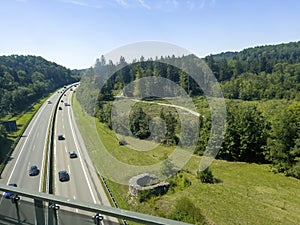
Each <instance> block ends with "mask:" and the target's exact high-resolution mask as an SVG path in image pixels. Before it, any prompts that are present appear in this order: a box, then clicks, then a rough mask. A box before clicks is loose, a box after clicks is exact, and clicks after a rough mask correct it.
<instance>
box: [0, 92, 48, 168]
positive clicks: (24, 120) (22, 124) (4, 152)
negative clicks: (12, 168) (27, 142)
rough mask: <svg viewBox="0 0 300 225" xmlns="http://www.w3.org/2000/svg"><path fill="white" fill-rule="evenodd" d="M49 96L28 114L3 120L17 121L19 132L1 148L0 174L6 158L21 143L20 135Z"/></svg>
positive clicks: (27, 112)
mask: <svg viewBox="0 0 300 225" xmlns="http://www.w3.org/2000/svg"><path fill="white" fill-rule="evenodd" d="M49 96H50V95H49ZM49 96H47V97H45V98H43V99H41V100H40V101H39V102H37V103H36V104H34V105H33V106H31V107H30V108H29V109H28V110H27V111H26V112H24V113H22V114H19V115H16V116H13V117H5V118H2V119H1V120H3V121H5V120H16V123H17V128H18V130H17V131H16V132H12V133H9V134H8V140H7V143H6V144H5V145H4V146H1V154H0V174H1V173H2V170H3V168H4V166H5V165H4V163H5V160H6V158H7V157H8V155H10V153H11V151H12V150H13V149H14V148H15V146H16V144H17V143H18V141H19V138H20V135H21V134H22V133H23V132H24V130H25V129H26V127H27V125H28V124H29V122H30V120H31V119H32V117H33V116H34V115H35V113H36V112H37V111H38V110H39V108H40V107H41V106H42V105H43V103H44V102H45V101H46V100H47V99H48V98H49Z"/></svg>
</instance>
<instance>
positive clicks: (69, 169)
mask: <svg viewBox="0 0 300 225" xmlns="http://www.w3.org/2000/svg"><path fill="white" fill-rule="evenodd" d="M68 171H69V174H71V168H70V165H68Z"/></svg>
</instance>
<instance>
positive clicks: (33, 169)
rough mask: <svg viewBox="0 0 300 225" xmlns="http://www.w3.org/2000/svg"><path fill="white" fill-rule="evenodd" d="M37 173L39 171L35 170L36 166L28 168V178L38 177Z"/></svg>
mask: <svg viewBox="0 0 300 225" xmlns="http://www.w3.org/2000/svg"><path fill="white" fill-rule="evenodd" d="M39 173H40V170H39V169H38V168H37V166H36V165H33V166H31V167H30V170H29V176H36V175H39Z"/></svg>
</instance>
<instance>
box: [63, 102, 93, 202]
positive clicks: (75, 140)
mask: <svg viewBox="0 0 300 225" xmlns="http://www.w3.org/2000/svg"><path fill="white" fill-rule="evenodd" d="M68 117H69V122H70V127H71V131H72V136H73V139H74V142H75V146H76V150H77V153H78V156H79V160H80V164H81V167H82V170H83V173H84V177H85V179H86V182H87V185H88V188H89V190H90V194H91V197H92V199H93V202H94V203H95V204H97V201H96V198H95V196H94V193H93V190H92V186H91V184H90V181H89V179H88V176H87V172H86V170H85V168H84V165H83V162H82V157H81V155H80V151H79V146H78V143H77V138H76V137H75V132H74V128H73V124H72V120H71V116H70V108H68Z"/></svg>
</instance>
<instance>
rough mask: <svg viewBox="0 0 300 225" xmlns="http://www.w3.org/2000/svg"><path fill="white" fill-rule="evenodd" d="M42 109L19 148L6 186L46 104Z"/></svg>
mask: <svg viewBox="0 0 300 225" xmlns="http://www.w3.org/2000/svg"><path fill="white" fill-rule="evenodd" d="M42 107H43V108H41V110H39V111H38V115H37V117H36V119H35V121H34V122H33V124H32V127H31V128H30V131H29V132H28V136H27V138H26V140H25V142H24V144H23V146H22V148H21V151H20V153H19V155H18V158H17V160H16V162H15V165H14V167H13V169H12V171H11V173H10V176H9V178H8V181H7V184H9V183H10V180H11V178H12V175H13V173H14V172H15V169H16V167H17V165H18V162H19V160H20V158H21V155H22V153H23V151H24V148H25V145H26V143H27V141H28V139H29V138H28V137H29V136H30V134H31V132H32V131H33V128H35V124H36V122H37V121H38V118H39V117H40V116H41V114H42V111H43V110H44V109H45V108H46V104H44V105H43V106H42Z"/></svg>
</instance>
